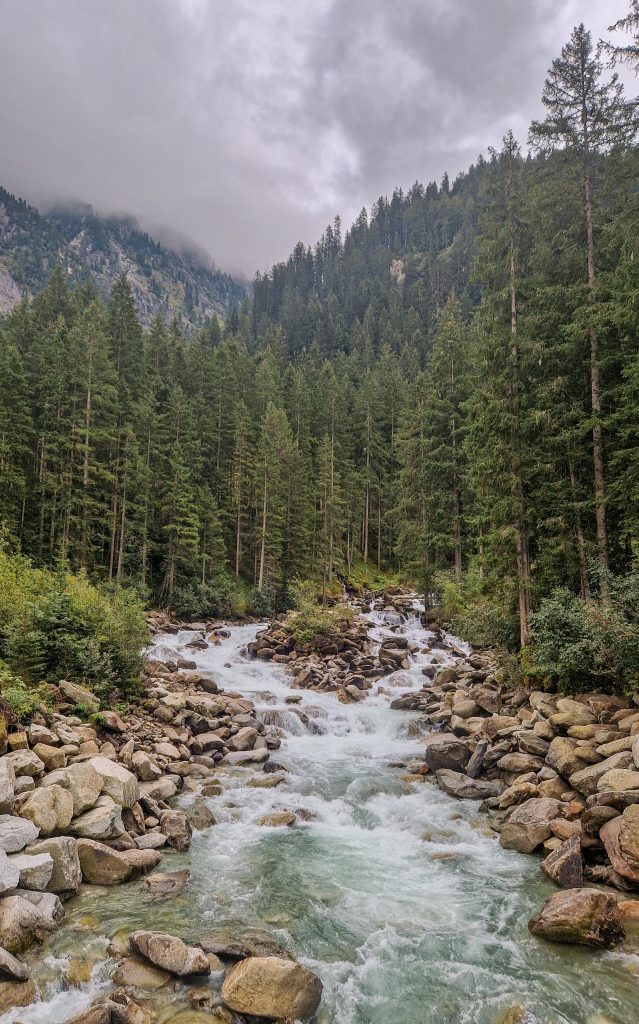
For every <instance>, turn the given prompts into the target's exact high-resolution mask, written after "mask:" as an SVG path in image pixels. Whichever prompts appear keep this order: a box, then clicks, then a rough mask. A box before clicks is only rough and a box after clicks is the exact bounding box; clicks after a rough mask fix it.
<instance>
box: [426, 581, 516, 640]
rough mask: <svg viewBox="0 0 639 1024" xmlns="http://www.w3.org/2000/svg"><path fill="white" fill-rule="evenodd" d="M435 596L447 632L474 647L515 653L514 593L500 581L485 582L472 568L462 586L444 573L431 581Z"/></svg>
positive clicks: (511, 587)
mask: <svg viewBox="0 0 639 1024" xmlns="http://www.w3.org/2000/svg"><path fill="white" fill-rule="evenodd" d="M433 588H434V596H435V598H436V600H437V602H438V603H439V605H440V606H441V612H442V619H443V621H444V623H445V625H446V628H447V629H448V630H450V632H451V633H454V634H455V635H456V636H459V637H460V638H461V639H462V640H466V641H468V643H471V644H474V645H475V646H476V647H495V646H497V647H502V648H504V650H506V651H516V650H517V645H518V641H519V624H518V620H517V605H516V593H515V590H514V586H511V585H509V584H508V582H506V583H505V582H504V581H503V580H499V581H496V580H493V579H484V578H483V577H482V576H480V574H479V572H478V571H477V570H476V569H474V568H472V567H471V569H469V571H468V572H467V573H466V574H465V576H464V578H463V581H462V583H457V582H456V581H455V580H454V579H453V578H452V576H450V575H449V574H446V573H437V574H436V575H435V577H434V579H433Z"/></svg>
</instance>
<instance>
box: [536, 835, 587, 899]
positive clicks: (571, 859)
mask: <svg viewBox="0 0 639 1024" xmlns="http://www.w3.org/2000/svg"><path fill="white" fill-rule="evenodd" d="M541 870H542V871H543V872H544V874H545V875H547V876H548V878H549V879H550V880H551V881H552V882H554V883H555V885H558V886H560V887H561V888H562V889H581V887H582V886H583V884H584V864H583V859H582V856H581V840H580V838H579V836H578V835H575V836H572V837H571V838H570V839H568V840H567V841H566V842H565V843H562V844H561V846H560V847H559V849H557V850H553V851H552V853H549V854H548V856H547V857H546V858H545V860H542V862H541Z"/></svg>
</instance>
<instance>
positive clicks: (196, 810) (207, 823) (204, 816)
mask: <svg viewBox="0 0 639 1024" xmlns="http://www.w3.org/2000/svg"><path fill="white" fill-rule="evenodd" d="M186 818H187V821H188V823H189V825H190V826H191V828H194V829H197V830H198V831H199V832H201V831H202V830H203V829H205V828H210V827H211V825H215V824H216V821H215V817H214V815H213V814H212V812H211V811H210V810H209V807H208V805H207V803H206V800H203V799H202V798H201V797H198V798H197V799H196V800H194V801H193V803H192V804H191V806H190V807H188V808H187V810H186Z"/></svg>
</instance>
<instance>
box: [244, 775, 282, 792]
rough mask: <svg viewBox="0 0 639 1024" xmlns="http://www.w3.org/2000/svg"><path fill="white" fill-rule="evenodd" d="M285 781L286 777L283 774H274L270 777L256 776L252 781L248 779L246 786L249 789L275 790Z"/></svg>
mask: <svg viewBox="0 0 639 1024" xmlns="http://www.w3.org/2000/svg"><path fill="white" fill-rule="evenodd" d="M285 780H286V776H285V775H284V773H283V772H282V773H280V772H276V773H274V774H272V775H258V776H256V778H254V779H249V781H248V782H247V783H246V785H247V786H248V788H249V789H275V788H276V787H277V786H280V785H281V784H282V782H284V781H285Z"/></svg>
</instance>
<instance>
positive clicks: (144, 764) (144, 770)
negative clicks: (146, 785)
mask: <svg viewBox="0 0 639 1024" xmlns="http://www.w3.org/2000/svg"><path fill="white" fill-rule="evenodd" d="M131 766H132V768H133V770H134V771H135V774H136V775H137V777H138V779H140V780H141V782H155V781H156V780H157V779H159V778H160V777H161V775H162V769H161V768H160V767H159V766H158V765H157V764H156V763H155V761H154V760H153V758H151V757H149V755H148V754H147V753H145V751H143V750H136V751H135V753H134V754H133V756H132V757H131Z"/></svg>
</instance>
